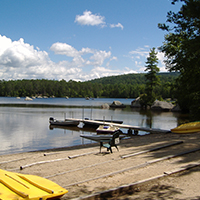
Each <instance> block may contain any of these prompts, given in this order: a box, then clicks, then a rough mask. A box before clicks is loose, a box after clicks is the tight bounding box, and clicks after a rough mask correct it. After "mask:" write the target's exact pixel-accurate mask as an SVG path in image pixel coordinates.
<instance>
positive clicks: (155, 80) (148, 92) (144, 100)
mask: <svg viewBox="0 0 200 200" xmlns="http://www.w3.org/2000/svg"><path fill="white" fill-rule="evenodd" d="M157 64H158V58H157V52H156V51H155V48H152V49H150V53H149V56H148V57H147V61H146V66H145V67H146V69H145V71H146V72H147V74H145V77H146V83H145V94H144V95H142V96H141V104H142V105H143V106H145V107H147V106H151V105H152V103H153V102H154V101H155V99H156V94H155V92H154V90H155V87H156V86H157V85H159V82H160V79H159V77H158V76H157V73H158V72H159V71H160V70H159V68H158V66H157Z"/></svg>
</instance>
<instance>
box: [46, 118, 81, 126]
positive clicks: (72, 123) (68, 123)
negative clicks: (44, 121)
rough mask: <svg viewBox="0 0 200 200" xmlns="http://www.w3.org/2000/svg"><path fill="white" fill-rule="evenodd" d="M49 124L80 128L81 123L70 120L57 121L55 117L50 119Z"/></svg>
mask: <svg viewBox="0 0 200 200" xmlns="http://www.w3.org/2000/svg"><path fill="white" fill-rule="evenodd" d="M49 123H50V125H56V126H78V124H79V121H77V120H70V119H65V120H57V119H55V118H53V117H50V118H49Z"/></svg>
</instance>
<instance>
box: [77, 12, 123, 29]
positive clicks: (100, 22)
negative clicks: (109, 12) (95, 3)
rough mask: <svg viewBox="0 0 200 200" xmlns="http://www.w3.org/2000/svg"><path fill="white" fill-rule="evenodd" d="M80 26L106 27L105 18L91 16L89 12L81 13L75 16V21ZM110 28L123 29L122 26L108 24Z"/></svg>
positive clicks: (95, 15) (96, 15)
mask: <svg viewBox="0 0 200 200" xmlns="http://www.w3.org/2000/svg"><path fill="white" fill-rule="evenodd" d="M74 22H76V23H78V24H80V25H87V26H101V27H102V28H103V27H106V26H107V25H106V22H105V17H104V16H101V15H99V14H92V12H91V11H87V10H86V11H85V12H83V15H76V17H75V21H74ZM110 28H121V29H122V30H123V29H124V26H123V25H122V24H121V23H118V24H110Z"/></svg>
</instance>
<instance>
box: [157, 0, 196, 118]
mask: <svg viewBox="0 0 200 200" xmlns="http://www.w3.org/2000/svg"><path fill="white" fill-rule="evenodd" d="M177 1H178V0H173V1H172V4H175V3H176V2H177ZM181 1H182V2H183V4H182V7H181V9H180V11H179V12H177V13H174V12H171V11H170V12H168V14H167V23H166V24H158V27H159V28H160V29H162V30H165V31H167V32H168V34H167V35H166V36H165V42H164V43H163V45H162V46H161V47H160V50H161V51H162V52H164V53H165V56H166V57H167V59H166V61H165V63H166V67H167V69H169V71H178V72H180V76H179V78H178V79H177V92H176V95H177V96H176V97H177V99H178V103H179V105H180V107H181V108H182V109H183V110H187V111H190V112H191V113H192V114H193V115H194V116H196V117H197V119H199V116H200V89H199V88H200V81H199V77H200V48H199V47H200V1H199V0H181ZM168 24H169V25H168ZM170 26H171V27H170Z"/></svg>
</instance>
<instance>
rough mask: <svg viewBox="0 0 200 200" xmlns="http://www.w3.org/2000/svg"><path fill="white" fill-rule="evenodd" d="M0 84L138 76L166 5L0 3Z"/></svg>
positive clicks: (159, 38) (58, 0)
mask: <svg viewBox="0 0 200 200" xmlns="http://www.w3.org/2000/svg"><path fill="white" fill-rule="evenodd" d="M0 3H1V4H0V5H1V6H0V19H1V20H0V80H3V79H4V80H18V79H20V80H21V79H48V80H62V79H64V80H66V81H69V80H74V81H87V80H92V79H96V78H101V77H105V76H113V75H122V74H129V73H144V69H145V62H146V61H147V57H148V56H149V52H150V49H152V48H153V47H155V48H156V51H157V52H158V54H157V57H158V59H159V63H158V67H159V68H160V72H165V71H166V69H165V65H164V62H163V60H164V55H163V53H161V52H159V51H158V50H157V48H158V47H159V46H161V45H162V44H163V42H164V35H165V34H167V33H166V32H164V31H162V30H160V29H159V28H158V23H165V22H166V19H167V18H166V16H167V12H169V11H170V10H171V11H175V12H177V11H178V10H179V9H180V6H181V3H178V4H176V5H172V4H171V1H170V0H101V1H99V0H9V1H8V0H0Z"/></svg>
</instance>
